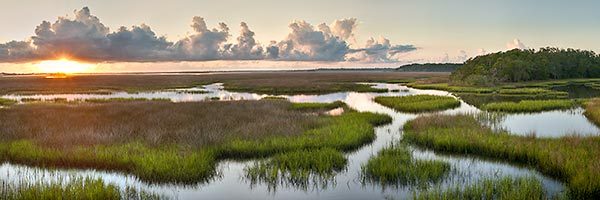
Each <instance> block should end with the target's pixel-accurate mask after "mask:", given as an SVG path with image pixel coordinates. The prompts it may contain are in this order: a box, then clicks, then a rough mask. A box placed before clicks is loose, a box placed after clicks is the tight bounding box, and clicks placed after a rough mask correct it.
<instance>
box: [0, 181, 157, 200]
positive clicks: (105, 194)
mask: <svg viewBox="0 0 600 200" xmlns="http://www.w3.org/2000/svg"><path fill="white" fill-rule="evenodd" d="M0 195H1V196H2V197H1V198H2V199H6V200H20V199H23V200H25V199H106V200H117V199H122V200H126V199H127V200H135V199H140V200H141V199H144V200H153V199H166V198H165V197H162V196H159V195H157V194H153V193H149V192H146V191H143V190H138V189H135V188H131V187H128V188H126V189H124V190H120V189H119V188H118V187H117V186H116V185H114V184H107V183H104V181H102V179H92V178H82V177H76V178H74V180H70V181H69V182H67V183H66V184H65V183H61V182H58V181H54V182H50V183H42V182H37V183H27V182H25V181H24V182H22V183H20V184H19V185H16V186H15V185H11V184H6V183H4V182H2V185H1V186H0Z"/></svg>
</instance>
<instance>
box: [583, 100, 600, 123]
mask: <svg viewBox="0 0 600 200" xmlns="http://www.w3.org/2000/svg"><path fill="white" fill-rule="evenodd" d="M583 107H584V108H585V112H584V113H583V115H585V117H587V118H588V119H589V120H590V121H592V122H594V124H596V125H598V126H600V98H595V99H590V100H588V101H585V102H584V103H583Z"/></svg>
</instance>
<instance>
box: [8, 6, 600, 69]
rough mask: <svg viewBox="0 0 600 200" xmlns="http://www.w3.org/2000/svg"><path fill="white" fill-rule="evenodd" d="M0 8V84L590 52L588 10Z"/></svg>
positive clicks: (594, 17) (592, 31) (598, 24)
mask: <svg viewBox="0 0 600 200" xmlns="http://www.w3.org/2000/svg"><path fill="white" fill-rule="evenodd" d="M1 7H2V12H0V18H1V19H3V20H0V27H1V29H0V30H2V31H0V71H9V72H14V71H23V72H27V71H35V70H36V65H35V63H37V62H39V61H42V60H52V59H60V58H62V57H67V58H69V59H77V60H80V61H85V62H89V63H94V66H95V67H96V69H95V71H177V70H196V71H202V70H205V69H207V70H220V69H224V70H227V69H273V68H294V69H295V68H311V67H368V66H386V67H389V66H398V65H401V64H405V63H413V62H418V63H422V62H462V61H464V60H466V59H468V58H470V57H473V56H477V55H482V54H486V53H491V52H497V51H504V50H509V49H513V48H522V49H523V48H540V47H546V46H553V47H561V48H579V49H586V50H593V51H596V52H598V51H600V37H598V35H599V33H600V20H599V19H600V12H597V10H598V8H600V1H593V0H579V1H561V0H497V1H491V0H437V1H434V0H420V1H408V0H406V1H405V0H368V1H367V0H327V1H323V0H320V1H319V0H301V1H300V0H290V1H281V0H278V1H276V0H256V1H248V0H219V1H211V0H171V1H162V0H144V1H139V0H128V1H122V0H119V1H117V0H103V1H91V0H87V1H86V0H55V1H53V0H47V1H35V0H4V1H2V3H1ZM59 17H60V20H59ZM43 21H47V23H42V22H43ZM220 23H224V24H220ZM241 23H244V24H241ZM322 23H325V25H324V26H322V25H321V24H322ZM121 26H123V27H125V28H120V27H121ZM36 30H37V31H36ZM11 41H13V42H11ZM32 63H33V64H32Z"/></svg>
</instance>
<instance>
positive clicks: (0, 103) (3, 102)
mask: <svg viewBox="0 0 600 200" xmlns="http://www.w3.org/2000/svg"><path fill="white" fill-rule="evenodd" d="M16 103H17V101H15V100H12V99H4V98H0V106H10V105H13V104H16Z"/></svg>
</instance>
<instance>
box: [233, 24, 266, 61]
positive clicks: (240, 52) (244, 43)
mask: <svg viewBox="0 0 600 200" xmlns="http://www.w3.org/2000/svg"><path fill="white" fill-rule="evenodd" d="M225 51H226V56H225V57H227V58H229V59H232V60H256V59H261V58H264V52H263V48H262V46H260V44H258V42H256V40H255V39H254V32H252V31H251V30H250V28H249V27H248V24H246V23H245V22H242V23H241V24H240V36H239V37H237V44H233V45H232V44H229V45H226V46H225Z"/></svg>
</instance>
